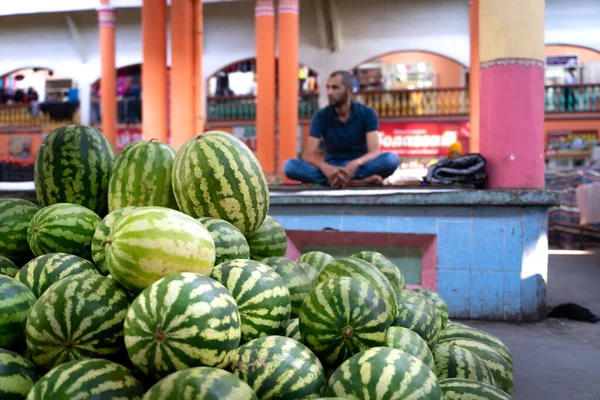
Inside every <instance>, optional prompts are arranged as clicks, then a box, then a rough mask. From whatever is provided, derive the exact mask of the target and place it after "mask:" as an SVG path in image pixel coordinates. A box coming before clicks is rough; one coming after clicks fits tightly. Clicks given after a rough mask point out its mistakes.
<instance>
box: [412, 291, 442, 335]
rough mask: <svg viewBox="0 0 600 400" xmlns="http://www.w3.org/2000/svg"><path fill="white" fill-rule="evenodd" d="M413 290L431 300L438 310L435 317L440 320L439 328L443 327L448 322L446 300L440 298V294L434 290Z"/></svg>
mask: <svg viewBox="0 0 600 400" xmlns="http://www.w3.org/2000/svg"><path fill="white" fill-rule="evenodd" d="M413 291H414V292H416V293H419V294H422V295H423V296H425V297H427V298H428V299H429V300H431V301H433V303H434V304H435V306H436V308H437V311H438V312H437V317H438V318H439V320H440V326H441V329H442V330H443V329H445V328H446V325H447V324H448V305H447V304H446V301H445V300H444V299H443V298H442V296H440V295H439V294H437V293H436V292H433V291H431V290H429V289H425V288H419V289H413Z"/></svg>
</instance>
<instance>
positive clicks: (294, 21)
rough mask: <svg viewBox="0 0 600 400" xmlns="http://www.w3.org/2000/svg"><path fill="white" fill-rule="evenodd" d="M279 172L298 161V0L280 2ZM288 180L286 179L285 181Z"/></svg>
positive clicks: (282, 0)
mask: <svg viewBox="0 0 600 400" xmlns="http://www.w3.org/2000/svg"><path fill="white" fill-rule="evenodd" d="M278 25H279V26H278V32H279V157H278V158H279V172H280V174H281V176H282V177H283V176H284V175H283V170H282V168H283V163H284V162H285V161H286V160H288V159H290V158H298V94H299V93H298V68H299V63H298V46H299V26H298V0H279V24H278ZM284 181H287V178H284Z"/></svg>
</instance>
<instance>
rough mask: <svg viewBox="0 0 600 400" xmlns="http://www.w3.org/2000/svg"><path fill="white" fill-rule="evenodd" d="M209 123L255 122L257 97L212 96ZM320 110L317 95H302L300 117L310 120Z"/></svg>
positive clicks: (209, 104) (209, 102)
mask: <svg viewBox="0 0 600 400" xmlns="http://www.w3.org/2000/svg"><path fill="white" fill-rule="evenodd" d="M207 106H208V120H209V121H254V120H255V119H256V96H212V97H209V98H208V101H207ZM318 108H319V95H318V94H317V93H309V94H302V95H301V96H300V98H299V101H298V117H299V118H300V119H310V118H311V117H312V116H313V114H314V113H315V111H317V110H318Z"/></svg>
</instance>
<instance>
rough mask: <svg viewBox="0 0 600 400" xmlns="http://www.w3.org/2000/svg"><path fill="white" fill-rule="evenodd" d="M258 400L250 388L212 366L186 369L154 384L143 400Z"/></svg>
mask: <svg viewBox="0 0 600 400" xmlns="http://www.w3.org/2000/svg"><path fill="white" fill-rule="evenodd" d="M165 399H174V400H175V399H177V400H200V399H202V400H258V397H256V394H254V392H253V391H252V388H250V386H248V384H247V383H246V382H244V381H243V380H241V379H240V378H238V377H236V376H235V375H233V374H232V373H231V372H228V371H224V370H222V369H217V368H211V367H195V368H188V369H186V370H185V371H179V372H175V373H173V374H171V375H169V376H167V377H165V378H163V379H162V380H160V381H159V382H158V383H156V384H155V385H154V386H152V387H151V388H150V390H149V391H148V392H146V394H145V395H144V399H143V400H165Z"/></svg>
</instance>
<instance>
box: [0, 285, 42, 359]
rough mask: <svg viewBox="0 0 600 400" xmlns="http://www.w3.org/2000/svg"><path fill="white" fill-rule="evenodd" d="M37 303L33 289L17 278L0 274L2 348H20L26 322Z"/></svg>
mask: <svg viewBox="0 0 600 400" xmlns="http://www.w3.org/2000/svg"><path fill="white" fill-rule="evenodd" d="M34 304H35V296H34V295H33V293H31V290H29V288H28V287H27V286H25V285H23V284H22V283H21V282H19V281H18V280H16V279H15V278H11V277H10V276H4V275H0V348H4V349H18V348H20V346H21V345H22V344H23V339H24V338H25V323H26V322H27V317H28V316H29V313H30V311H31V309H32V307H33V305H34Z"/></svg>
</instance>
